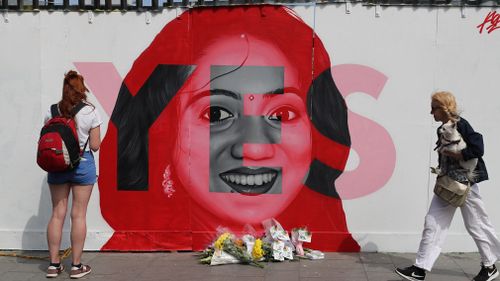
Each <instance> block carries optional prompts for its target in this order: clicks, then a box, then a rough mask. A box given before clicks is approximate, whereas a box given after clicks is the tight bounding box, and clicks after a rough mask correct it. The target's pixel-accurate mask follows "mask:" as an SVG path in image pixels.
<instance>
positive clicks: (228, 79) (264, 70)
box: [210, 66, 284, 94]
mask: <svg viewBox="0 0 500 281" xmlns="http://www.w3.org/2000/svg"><path fill="white" fill-rule="evenodd" d="M283 70H284V68H283V67H268V66H242V67H239V66H212V67H211V68H210V80H211V82H210V90H215V89H223V90H226V91H229V92H233V93H237V94H283V83H284V82H283V81H284V71H283Z"/></svg>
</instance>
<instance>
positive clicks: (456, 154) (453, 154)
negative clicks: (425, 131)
mask: <svg viewBox="0 0 500 281" xmlns="http://www.w3.org/2000/svg"><path fill="white" fill-rule="evenodd" d="M440 153H441V155H444V156H448V157H451V158H453V159H456V160H463V157H462V152H461V151H458V152H453V151H449V150H442V151H440Z"/></svg>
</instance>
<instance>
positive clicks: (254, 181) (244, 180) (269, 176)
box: [222, 173, 276, 185]
mask: <svg viewBox="0 0 500 281" xmlns="http://www.w3.org/2000/svg"><path fill="white" fill-rule="evenodd" d="M275 176H276V174H273V173H266V174H258V175H249V176H245V175H235V174H232V175H225V176H222V178H224V180H225V181H228V182H232V183H236V184H240V185H263V184H266V183H268V182H270V181H272V180H273V178H274V177H275Z"/></svg>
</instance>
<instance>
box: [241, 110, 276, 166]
mask: <svg viewBox="0 0 500 281" xmlns="http://www.w3.org/2000/svg"><path fill="white" fill-rule="evenodd" d="M264 118H265V117H263V116H245V122H244V125H245V127H244V128H245V130H243V132H242V133H241V137H240V141H239V142H237V143H235V144H233V146H232V148H231V154H232V156H233V157H234V158H237V159H242V158H246V159H251V160H264V159H269V158H272V157H274V154H275V149H274V146H273V145H269V144H272V143H279V140H280V134H281V130H280V129H277V128H274V127H272V126H271V125H270V124H269V123H268V122H266V120H265V119H264ZM243 144H245V150H244V151H243Z"/></svg>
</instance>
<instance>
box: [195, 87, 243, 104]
mask: <svg viewBox="0 0 500 281" xmlns="http://www.w3.org/2000/svg"><path fill="white" fill-rule="evenodd" d="M213 95H222V96H228V97H230V98H233V99H236V100H241V97H240V96H239V95H237V94H235V93H233V92H231V91H228V90H223V89H213V90H206V91H203V92H201V93H199V94H197V95H195V96H194V97H192V98H191V99H190V100H189V102H188V104H187V106H190V105H192V104H193V103H195V102H197V101H198V100H200V99H202V98H204V97H209V96H213Z"/></svg>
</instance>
